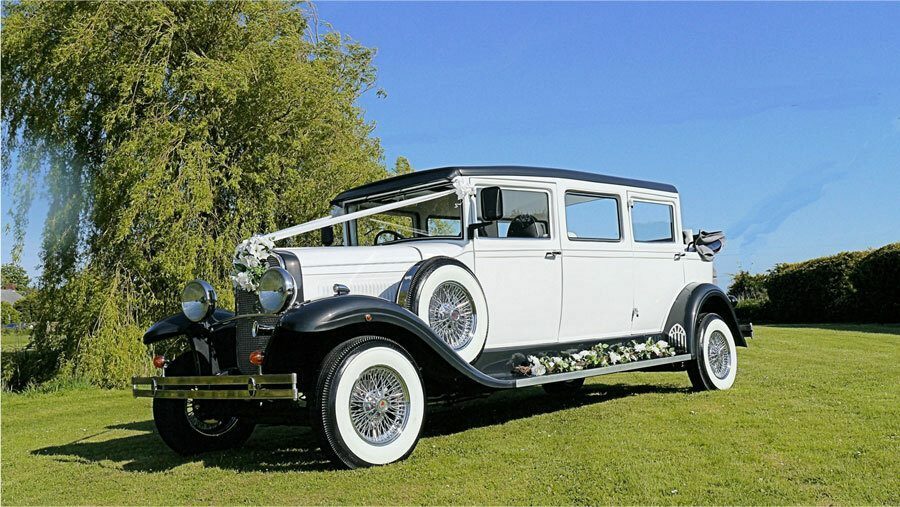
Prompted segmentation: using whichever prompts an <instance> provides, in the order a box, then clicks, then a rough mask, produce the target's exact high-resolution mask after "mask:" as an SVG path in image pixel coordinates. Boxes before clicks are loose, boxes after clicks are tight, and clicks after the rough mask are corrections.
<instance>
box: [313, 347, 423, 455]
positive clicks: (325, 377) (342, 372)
mask: <svg viewBox="0 0 900 507" xmlns="http://www.w3.org/2000/svg"><path fill="white" fill-rule="evenodd" d="M317 387H318V388H317V389H316V395H315V400H313V405H312V414H311V416H312V422H313V426H314V427H315V428H316V429H317V430H318V432H319V435H320V437H321V440H322V443H323V448H324V449H325V450H326V451H327V452H328V453H329V454H330V455H331V456H332V458H333V459H334V460H335V461H336V462H338V463H339V464H343V465H345V466H347V467H349V468H359V467H368V466H373V465H385V464H387V463H393V462H395V461H399V460H402V459H404V458H406V457H407V456H409V454H410V453H412V451H413V449H415V446H416V444H417V443H418V441H419V434H420V433H421V430H422V425H423V424H424V421H425V388H424V385H423V382H422V378H421V375H420V374H419V369H418V367H417V366H416V364H415V361H414V360H413V359H412V357H411V356H410V355H409V354H408V353H407V352H406V350H405V349H403V347H401V346H400V345H399V344H397V343H395V342H393V341H391V340H388V339H386V338H381V337H377V336H361V337H358V338H354V339H353V340H350V341H348V342H344V343H342V344H341V345H339V346H337V347H336V348H335V349H334V350H332V351H331V353H329V354H328V356H327V357H326V358H325V360H324V361H323V364H322V370H321V373H320V375H319V380H318V386H317Z"/></svg>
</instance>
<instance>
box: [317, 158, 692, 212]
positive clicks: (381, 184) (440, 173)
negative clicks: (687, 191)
mask: <svg viewBox="0 0 900 507" xmlns="http://www.w3.org/2000/svg"><path fill="white" fill-rule="evenodd" d="M457 176H537V177H542V178H564V179H570V180H581V181H590V182H594V183H609V184H611V185H622V186H626V187H636V188H646V189H650V190H659V191H662V192H672V193H677V192H678V190H677V189H676V188H675V187H674V186H673V185H669V184H667V183H656V182H653V181H643V180H633V179H630V178H621V177H619V176H607V175H603V174H595V173H588V172H583V171H572V170H569V169H553V168H549V167H526V166H477V167H439V168H436V169H426V170H423V171H415V172H412V173H409V174H403V175H400V176H394V177H393V178H388V179H385V180H380V181H375V182H372V183H369V184H367V185H362V186H359V187H356V188H351V189H350V190H347V191H344V192H341V193H340V194H338V195H337V197H335V198H334V200H332V201H331V204H333V205H335V206H341V205H342V204H343V203H345V202H347V201H355V200H358V199H365V198H367V197H369V196H373V195H378V194H385V193H391V192H394V191H397V190H403V189H404V188H411V187H419V186H425V185H428V184H431V183H440V182H442V181H448V182H449V181H452V180H453V178H455V177H457Z"/></svg>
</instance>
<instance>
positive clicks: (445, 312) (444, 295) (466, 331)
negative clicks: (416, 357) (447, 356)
mask: <svg viewBox="0 0 900 507" xmlns="http://www.w3.org/2000/svg"><path fill="white" fill-rule="evenodd" d="M428 324H429V325H430V326H431V328H432V329H433V330H434V332H435V333H436V334H437V335H438V336H439V337H440V338H441V339H442V340H444V341H445V342H446V343H447V344H448V345H450V346H451V347H452V348H453V349H454V350H459V349H461V348H463V347H465V346H466V345H468V344H469V342H471V341H472V338H473V337H474V336H475V328H476V326H477V324H478V314H477V312H476V310H475V302H474V301H473V300H472V295H471V294H469V291H467V290H466V288H465V287H463V286H462V285H461V284H459V283H457V282H453V281H447V282H444V283H442V284H440V285H439V286H438V287H437V289H435V291H434V294H432V296H431V301H430V302H429V304H428Z"/></svg>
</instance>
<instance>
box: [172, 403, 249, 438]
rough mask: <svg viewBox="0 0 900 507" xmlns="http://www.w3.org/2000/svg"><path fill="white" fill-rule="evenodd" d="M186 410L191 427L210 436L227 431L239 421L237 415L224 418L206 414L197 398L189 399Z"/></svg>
mask: <svg viewBox="0 0 900 507" xmlns="http://www.w3.org/2000/svg"><path fill="white" fill-rule="evenodd" d="M184 410H185V415H187V420H188V423H189V424H190V425H191V427H192V428H194V429H195V430H196V431H197V432H198V433H202V434H203V435H207V436H210V437H214V436H218V435H222V434H224V433H227V432H228V431H229V430H230V429H231V428H233V427H234V426H235V425H236V424H237V422H238V419H237V417H230V418H228V419H224V420H222V419H216V418H212V417H209V416H207V415H204V414H203V412H202V410H200V407H199V406H198V404H197V402H196V401H195V400H187V403H185V406H184Z"/></svg>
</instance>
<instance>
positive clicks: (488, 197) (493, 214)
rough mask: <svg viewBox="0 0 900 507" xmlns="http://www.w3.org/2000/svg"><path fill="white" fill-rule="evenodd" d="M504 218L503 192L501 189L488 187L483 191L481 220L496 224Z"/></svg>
mask: <svg viewBox="0 0 900 507" xmlns="http://www.w3.org/2000/svg"><path fill="white" fill-rule="evenodd" d="M501 218H503V191H502V190H500V187H487V188H485V189H483V190H482V191H481V219H482V220H484V221H485V222H496V221H497V220H500V219H501Z"/></svg>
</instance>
